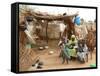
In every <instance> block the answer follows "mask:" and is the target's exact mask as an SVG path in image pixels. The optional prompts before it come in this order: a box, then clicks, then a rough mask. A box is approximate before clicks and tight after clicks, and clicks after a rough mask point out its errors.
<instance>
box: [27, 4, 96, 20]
mask: <svg viewBox="0 0 100 76" xmlns="http://www.w3.org/2000/svg"><path fill="white" fill-rule="evenodd" d="M28 7H30V8H32V9H34V8H35V11H40V12H47V13H48V14H54V15H57V14H63V13H65V12H66V13H67V14H68V15H71V14H75V13H76V12H79V16H80V17H81V18H83V19H85V20H86V21H88V20H91V21H94V20H95V19H96V10H95V9H88V8H73V7H52V6H36V5H28Z"/></svg>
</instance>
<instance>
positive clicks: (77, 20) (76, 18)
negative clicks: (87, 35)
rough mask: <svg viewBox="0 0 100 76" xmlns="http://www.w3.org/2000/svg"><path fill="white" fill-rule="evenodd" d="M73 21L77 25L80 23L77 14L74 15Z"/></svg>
mask: <svg viewBox="0 0 100 76" xmlns="http://www.w3.org/2000/svg"><path fill="white" fill-rule="evenodd" d="M74 23H75V24H77V25H80V23H81V20H80V17H79V16H76V17H75V19H74Z"/></svg>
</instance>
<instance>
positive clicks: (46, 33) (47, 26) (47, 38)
mask: <svg viewBox="0 0 100 76" xmlns="http://www.w3.org/2000/svg"><path fill="white" fill-rule="evenodd" d="M46 42H47V44H48V21H46Z"/></svg>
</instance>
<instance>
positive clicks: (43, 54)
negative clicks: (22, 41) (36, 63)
mask: <svg viewBox="0 0 100 76" xmlns="http://www.w3.org/2000/svg"><path fill="white" fill-rule="evenodd" d="M55 44H58V41H54V40H52V41H49V48H48V49H45V50H42V51H39V50H37V54H38V55H39V57H40V61H42V62H43V66H42V69H36V67H32V66H30V67H29V69H28V71H35V70H50V69H69V68H85V67H90V65H91V64H95V63H96V51H94V52H93V58H92V60H91V59H90V55H89V60H88V62H86V63H84V64H82V63H79V62H78V60H72V61H70V62H69V64H67V63H66V62H65V63H64V64H62V58H60V57H59V48H58V46H57V45H55ZM50 51H54V53H53V54H52V55H50V54H49V52H50Z"/></svg>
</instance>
